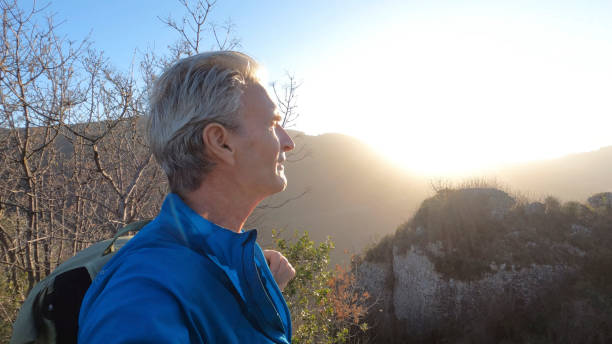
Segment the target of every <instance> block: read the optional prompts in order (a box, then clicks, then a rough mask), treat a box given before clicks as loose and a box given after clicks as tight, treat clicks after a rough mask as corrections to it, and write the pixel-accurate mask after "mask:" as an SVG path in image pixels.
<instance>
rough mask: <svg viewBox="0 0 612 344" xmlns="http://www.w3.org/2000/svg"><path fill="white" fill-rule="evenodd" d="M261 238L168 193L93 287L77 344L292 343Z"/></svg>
mask: <svg viewBox="0 0 612 344" xmlns="http://www.w3.org/2000/svg"><path fill="white" fill-rule="evenodd" d="M256 238H257V231H256V230H251V231H248V232H242V233H235V232H232V231H230V230H227V229H224V228H222V227H219V226H217V225H215V224H213V223H211V222H209V221H208V220H206V219H204V218H203V217H201V216H200V215H198V214H197V213H195V212H194V211H193V210H191V209H190V208H189V207H188V206H187V205H186V204H185V203H184V202H183V201H182V200H181V199H180V197H178V196H177V195H176V194H169V195H168V196H167V197H166V199H165V200H164V204H163V205H162V208H161V211H160V213H159V215H158V216H157V217H156V218H155V219H154V220H153V221H152V222H151V223H149V224H148V225H147V226H145V227H144V228H143V229H142V230H141V231H140V232H139V233H138V234H137V235H136V236H134V238H133V239H132V240H130V241H129V242H128V243H127V244H126V245H125V246H124V247H123V248H121V249H120V250H119V252H117V253H116V254H115V256H114V257H113V258H111V260H110V261H109V262H108V263H107V264H106V265H105V266H104V268H103V269H102V271H101V272H100V273H99V274H98V276H97V277H96V279H95V280H94V281H93V283H92V285H91V287H90V288H89V290H88V291H87V294H86V295H85V298H84V299H83V303H82V305H81V311H80V314H79V343H105V344H106V343H127V342H130V343H136V342H138V343H289V342H291V319H290V315H289V310H288V309H287V304H286V303H285V300H284V298H283V295H282V294H281V291H280V290H279V288H278V286H277V285H276V282H275V281H274V278H273V276H272V273H271V272H270V269H269V268H268V265H267V264H266V260H265V258H264V256H263V252H262V250H261V248H260V247H259V245H258V244H257V243H256V242H255V239H256Z"/></svg>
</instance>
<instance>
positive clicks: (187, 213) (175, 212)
mask: <svg viewBox="0 0 612 344" xmlns="http://www.w3.org/2000/svg"><path fill="white" fill-rule="evenodd" d="M159 215H160V216H159V217H158V219H160V220H162V221H163V222H165V223H167V224H168V225H169V226H168V227H167V228H172V231H171V233H169V234H170V235H172V236H173V237H174V238H175V239H176V240H177V241H178V242H180V243H181V244H183V245H184V246H187V247H189V248H190V249H192V250H194V251H196V252H198V253H200V254H201V255H203V256H206V257H208V258H209V259H210V260H211V261H212V262H213V263H214V264H215V265H217V266H218V267H219V268H220V269H221V270H222V271H223V272H224V273H225V274H226V275H227V277H228V278H229V280H230V281H231V283H232V285H233V286H234V288H235V290H236V292H237V293H238V294H239V295H240V297H241V299H242V300H243V302H244V304H245V305H246V308H247V309H248V311H249V313H250V315H251V318H252V320H253V321H255V322H256V323H257V324H258V326H259V327H260V328H261V329H262V331H263V332H264V333H266V334H268V335H269V336H270V337H271V338H272V339H274V338H279V336H283V337H286V336H287V335H286V334H288V336H289V337H290V336H291V334H290V330H288V329H284V326H283V322H282V321H281V319H280V315H279V314H278V312H277V311H276V308H275V306H274V304H273V302H272V300H270V298H269V297H268V294H267V293H266V291H265V287H264V284H263V283H262V281H261V280H260V275H259V273H258V271H257V267H256V264H255V259H256V258H257V259H264V258H263V254H262V253H261V248H259V245H257V244H256V239H257V230H255V229H253V230H249V231H246V232H240V233H236V232H234V231H231V230H229V229H226V228H223V227H221V226H218V225H216V224H214V223H212V222H210V221H208V220H207V219H205V218H203V217H202V216H200V215H199V214H198V213H196V212H195V211H193V210H192V209H191V208H190V207H189V206H188V205H187V204H185V202H184V201H183V200H182V199H181V198H180V197H179V196H178V195H177V194H174V193H170V194H168V196H167V197H166V199H165V200H164V203H163V205H162V208H161V210H160V213H159ZM163 227H166V226H163ZM264 261H265V259H264ZM289 326H290V325H289Z"/></svg>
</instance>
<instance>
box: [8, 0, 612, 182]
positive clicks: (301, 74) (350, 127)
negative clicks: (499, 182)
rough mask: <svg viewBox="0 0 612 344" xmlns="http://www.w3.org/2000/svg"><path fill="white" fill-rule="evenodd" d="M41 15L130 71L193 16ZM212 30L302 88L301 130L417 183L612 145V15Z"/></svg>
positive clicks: (355, 12) (545, 12)
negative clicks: (424, 177) (415, 177)
mask: <svg viewBox="0 0 612 344" xmlns="http://www.w3.org/2000/svg"><path fill="white" fill-rule="evenodd" d="M20 3H23V4H24V5H25V4H26V3H27V1H26V0H23V1H20ZM45 11H46V12H47V13H53V14H54V15H55V18H56V21H59V22H62V24H61V26H60V31H61V32H62V33H64V34H66V36H68V37H69V38H71V39H75V40H77V39H81V38H84V37H87V36H89V37H90V39H91V40H92V41H93V42H94V45H95V47H96V48H97V49H100V50H103V51H104V52H105V54H106V55H107V56H108V58H109V59H110V61H111V62H112V63H113V64H115V65H116V66H117V68H119V69H125V70H127V69H129V68H130V65H131V64H132V63H133V62H134V61H136V60H137V59H138V56H139V55H138V54H139V52H142V51H145V50H146V49H153V50H155V51H157V52H159V53H163V52H164V51H165V50H166V47H167V45H168V44H170V43H171V42H173V41H174V40H176V39H177V35H176V33H174V32H173V31H172V30H170V29H168V28H167V27H166V26H165V24H164V23H162V22H161V21H160V20H159V18H158V17H162V18H166V17H168V16H169V15H170V16H172V17H173V18H175V19H180V18H181V17H182V16H183V15H184V11H183V10H182V7H181V5H180V4H179V3H178V1H173V0H148V1H143V0H131V1H127V0H122V1H118V0H107V1H89V0H79V1H75V0H65V1H59V0H58V1H55V2H52V3H50V4H49V6H48V7H47V8H46V10H45ZM211 20H212V21H213V22H215V23H217V24H223V23H225V22H226V21H228V20H231V22H232V23H233V25H234V32H235V36H236V37H237V38H239V39H240V41H241V47H240V50H241V51H243V52H246V53H248V54H250V55H252V56H253V57H254V58H255V59H257V60H258V61H259V62H260V63H261V64H263V65H264V66H265V67H266V69H267V72H268V78H269V80H271V81H274V80H276V81H278V82H279V83H282V82H283V80H284V75H285V73H286V72H290V73H292V74H294V75H295V77H296V78H297V79H298V80H300V81H301V86H300V88H299V89H298V102H297V105H298V107H299V108H298V110H299V113H300V115H301V116H300V118H299V119H298V121H297V122H296V126H295V128H294V129H297V130H301V131H304V132H306V133H307V134H311V135H318V134H323V133H329V132H336V133H342V134H346V135H351V136H355V137H357V138H359V139H361V140H362V141H364V142H366V143H368V144H369V145H371V146H372V147H373V148H374V149H377V150H378V151H380V152H381V153H382V154H384V156H386V157H388V158H389V159H390V160H391V161H394V162H396V163H397V164H399V165H401V166H402V167H405V168H407V169H409V170H412V171H415V172H421V173H426V174H434V175H451V174H473V173H476V172H481V171H485V170H487V169H491V168H494V167H496V166H499V165H504V164H509V163H514V162H524V161H531V160H538V159H550V158H555V157H559V156H563V155H566V154H570V153H577V152H584V151H591V150H597V149H598V148H601V147H605V146H611V145H612V63H611V61H612V1H608V0H602V1H596V0H592V1H579V0H575V1H564V0H554V1H548V0H539V1H525V0H513V1H510V0H508V1H495V0H484V1H476V0H473V1H463V0H452V1H450V0H449V1H443V0H430V1H385V0H382V1H362V0H357V1H348V0H345V1H332V0H326V1H322V0H311V1H266V0H258V1H255V0H243V1H239V0H218V1H217V3H216V5H215V8H214V9H213V12H212V15H211ZM208 45H209V46H211V47H212V46H213V43H212V41H210V42H209V43H208ZM330 149H333V147H330Z"/></svg>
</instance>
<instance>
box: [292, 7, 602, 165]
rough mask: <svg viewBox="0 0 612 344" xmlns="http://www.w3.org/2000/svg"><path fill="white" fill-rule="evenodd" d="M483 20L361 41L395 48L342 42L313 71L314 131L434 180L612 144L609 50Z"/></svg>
mask: <svg viewBox="0 0 612 344" xmlns="http://www.w3.org/2000/svg"><path fill="white" fill-rule="evenodd" d="M479 20H480V21H481V22H478V21H477V20H473V21H470V20H462V21H461V22H453V21H452V20H449V21H448V22H446V23H445V25H443V26H440V25H437V26H436V25H434V26H432V25H429V26H428V25H427V23H418V22H411V23H410V24H403V23H402V24H398V25H396V26H390V27H388V28H387V31H385V32H384V33H380V32H378V33H375V34H373V36H372V37H363V40H362V41H363V42H369V43H370V45H368V44H367V43H366V44H365V46H372V47H392V48H390V49H385V50H383V51H381V50H378V49H376V48H372V49H364V48H363V46H351V47H346V49H345V50H343V53H340V54H338V56H336V57H335V58H333V59H331V60H329V61H327V62H326V64H324V66H325V67H324V68H320V69H318V70H317V71H313V73H312V74H311V75H309V82H308V83H307V84H305V86H304V90H303V92H304V94H303V97H302V98H301V99H303V100H306V102H305V103H304V106H303V108H304V109H303V112H305V113H306V116H305V122H306V123H305V124H306V125H305V128H306V131H307V132H308V131H309V129H310V128H312V130H310V131H312V132H317V131H318V132H320V131H336V132H342V133H346V134H349V135H353V136H356V137H358V138H360V139H362V140H364V141H365V142H367V143H368V144H370V145H372V146H373V147H375V148H376V149H378V150H379V151H380V152H381V153H383V154H384V155H385V156H387V157H389V158H390V159H392V160H393V161H396V162H397V163H399V164H400V165H403V166H405V167H407V168H410V169H413V170H415V171H419V172H422V173H428V174H461V173H470V172H474V171H478V170H481V169H484V168H487V167H491V166H494V165H498V164H503V163H510V162H517V161H526V160H534V159H544V158H551V157H555V156H560V155H563V154H568V153H571V152H577V151H586V150H593V149H597V148H599V147H602V146H606V145H610V144H612V140H611V139H610V136H609V128H611V127H612V121H611V120H610V119H612V116H611V115H610V113H612V104H611V102H609V99H610V94H612V67H610V64H609V61H610V60H612V46H611V45H610V44H609V43H608V44H602V43H601V42H594V41H589V40H586V39H584V38H582V37H579V36H572V35H570V34H564V33H559V32H549V31H546V30H541V29H538V28H535V27H532V26H529V25H528V23H527V24H525V25H523V26H522V27H519V28H515V27H512V28H509V27H507V26H502V25H499V24H498V23H495V22H492V21H491V22H482V21H483V20H484V19H482V18H480V19H479ZM450 27H452V28H453V29H452V30H451V29H449V28H450ZM482 27H487V28H488V30H487V31H483V30H482V29H480V28H482ZM381 37H382V38H381ZM374 42H375V43H374ZM309 86H310V87H309ZM309 116H310V117H311V118H308V117H309ZM311 120H312V122H310V121H311ZM322 123H325V128H324V129H321V126H322ZM309 127H310V128H309Z"/></svg>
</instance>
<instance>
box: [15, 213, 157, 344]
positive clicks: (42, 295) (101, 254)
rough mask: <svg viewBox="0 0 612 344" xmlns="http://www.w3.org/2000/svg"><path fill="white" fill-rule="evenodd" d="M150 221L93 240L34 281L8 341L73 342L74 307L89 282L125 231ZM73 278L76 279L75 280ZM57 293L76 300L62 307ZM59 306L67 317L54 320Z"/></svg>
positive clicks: (31, 343)
mask: <svg viewBox="0 0 612 344" xmlns="http://www.w3.org/2000/svg"><path fill="white" fill-rule="evenodd" d="M150 221H151V220H143V221H138V222H134V223H131V224H129V225H127V226H125V227H123V228H121V229H119V230H118V231H117V233H116V234H115V236H114V237H113V238H112V239H109V240H104V241H100V242H97V243H95V244H93V245H91V246H90V247H88V248H86V249H84V250H82V251H80V252H78V253H77V254H76V255H75V256H73V257H71V258H70V259H68V260H67V261H65V262H64V263H62V264H61V265H59V266H58V267H56V268H55V270H53V272H52V273H51V274H50V275H49V276H47V277H46V278H45V279H43V280H42V281H40V282H38V283H37V284H36V285H35V286H34V288H33V289H32V290H31V291H30V294H29V295H28V297H27V299H26V300H25V302H24V303H23V305H22V306H21V309H20V311H19V314H18V316H17V319H16V321H15V323H14V325H13V334H12V337H11V341H10V343H11V344H34V343H58V342H64V343H75V342H76V335H77V333H76V331H77V322H78V313H79V311H78V310H79V308H80V304H81V302H82V300H83V299H82V298H83V296H84V294H85V292H86V291H87V288H88V287H89V284H91V281H92V280H93V279H94V278H95V276H96V275H97V274H98V272H99V271H100V269H101V268H102V267H103V266H104V264H106V262H108V260H110V258H111V256H112V254H114V253H115V252H116V251H117V250H118V248H121V247H122V246H123V245H124V244H125V243H126V242H127V241H128V240H129V239H130V238H131V237H127V236H126V234H127V233H128V232H137V231H139V230H140V229H141V228H142V227H144V226H145V225H146V224H147V223H149V222H150ZM75 278H76V279H75ZM75 280H78V281H80V282H79V283H75ZM56 288H57V290H56ZM76 289H78V290H76ZM51 294H53V296H51ZM58 295H59V296H60V297H59V298H60V299H61V298H62V297H63V296H65V295H68V296H70V295H72V296H74V297H73V298H76V299H75V300H68V301H70V302H69V303H70V305H69V306H68V308H66V304H65V303H64V302H60V301H58ZM57 302H60V303H57ZM50 304H51V305H53V307H52V308H50V307H49V305H50ZM60 304H61V305H60ZM60 307H61V309H64V310H66V309H67V313H68V315H69V317H66V316H60V317H59V319H56V318H58V316H57V315H56V316H54V315H53V313H57V312H58V311H59V310H60ZM52 309H54V311H53V312H52ZM58 320H59V321H58ZM66 329H68V331H66Z"/></svg>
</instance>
